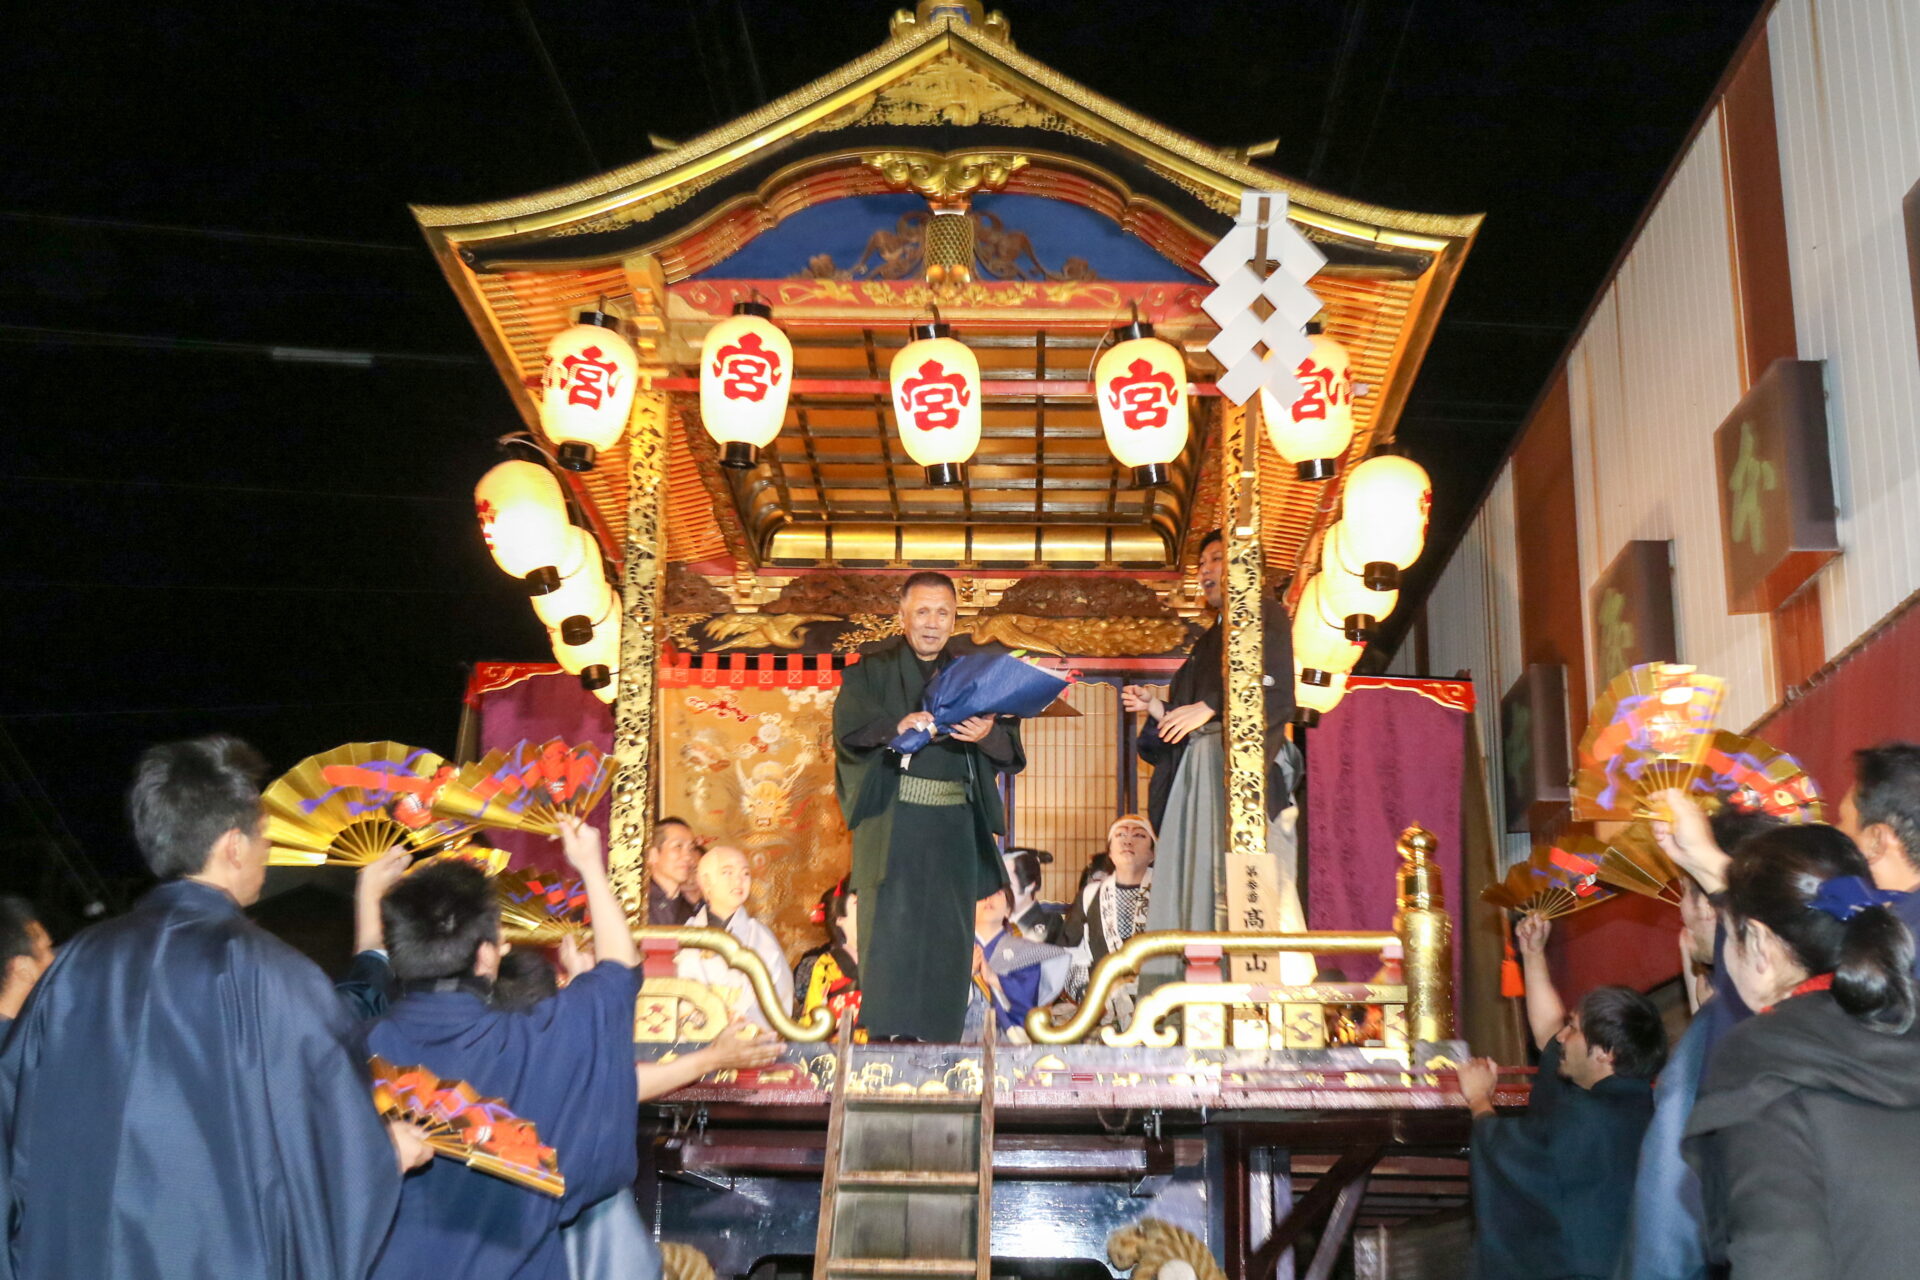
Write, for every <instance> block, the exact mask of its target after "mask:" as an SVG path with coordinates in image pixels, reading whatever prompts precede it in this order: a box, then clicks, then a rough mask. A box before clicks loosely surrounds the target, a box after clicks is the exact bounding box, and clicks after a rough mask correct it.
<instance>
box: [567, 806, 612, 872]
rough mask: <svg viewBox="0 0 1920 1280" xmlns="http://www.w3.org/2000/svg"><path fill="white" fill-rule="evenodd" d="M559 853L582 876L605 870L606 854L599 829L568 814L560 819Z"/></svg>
mask: <svg viewBox="0 0 1920 1280" xmlns="http://www.w3.org/2000/svg"><path fill="white" fill-rule="evenodd" d="M560 851H561V852H562V853H564V854H565V855H566V857H567V865H568V866H570V867H572V868H573V869H574V870H575V871H578V872H579V873H580V874H581V875H583V876H588V875H592V874H593V873H594V872H596V871H598V872H602V873H604V872H605V871H606V869H607V854H606V849H605V848H604V847H603V846H602V844H601V840H600V831H599V829H598V828H597V827H590V826H588V825H587V824H586V822H584V821H583V820H581V819H580V818H577V817H575V816H574V815H572V814H570V813H569V814H566V815H564V816H562V817H561V819H560Z"/></svg>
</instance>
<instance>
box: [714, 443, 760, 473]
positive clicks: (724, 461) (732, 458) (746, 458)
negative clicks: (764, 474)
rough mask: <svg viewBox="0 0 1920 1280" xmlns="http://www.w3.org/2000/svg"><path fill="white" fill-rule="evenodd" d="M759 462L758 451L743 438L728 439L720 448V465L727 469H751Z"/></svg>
mask: <svg viewBox="0 0 1920 1280" xmlns="http://www.w3.org/2000/svg"><path fill="white" fill-rule="evenodd" d="M759 462H760V451H759V450H758V449H756V448H754V447H753V446H752V445H750V444H748V443H747V442H746V441H744V440H729V441H727V443H726V445H725V446H724V447H723V448H722V449H721V450H720V465H721V466H723V467H725V468H727V470H729V471H751V470H753V468H754V467H756V466H758V465H759Z"/></svg>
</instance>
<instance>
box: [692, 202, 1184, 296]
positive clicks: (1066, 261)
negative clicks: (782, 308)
mask: <svg viewBox="0 0 1920 1280" xmlns="http://www.w3.org/2000/svg"><path fill="white" fill-rule="evenodd" d="M973 208H974V212H975V214H976V215H977V216H978V217H979V219H980V221H981V224H982V229H981V232H980V234H979V237H978V239H979V244H980V246H981V248H982V250H983V251H985V252H986V256H987V257H988V259H989V260H990V261H995V262H998V263H999V264H1001V265H1002V266H1003V270H1002V271H1001V272H1000V273H998V274H996V273H994V272H991V271H986V272H983V273H982V278H987V279H992V278H1000V279H1023V280H1041V279H1049V278H1061V277H1062V276H1072V277H1073V278H1077V279H1086V278H1088V277H1087V276H1086V275H1085V274H1084V272H1085V270H1087V269H1090V270H1091V271H1092V273H1093V276H1092V278H1096V279H1101V280H1127V281H1154V280H1165V281H1178V282H1182V283H1184V282H1186V281H1188V280H1192V279H1195V278H1196V277H1194V276H1192V275H1190V274H1189V273H1188V272H1186V271H1184V270H1182V269H1181V268H1180V267H1178V266H1176V265H1175V264H1174V263H1173V262H1171V261H1169V260H1168V259H1167V258H1165V257H1162V256H1161V255H1160V254H1159V253H1158V252H1156V251H1155V250H1154V249H1152V248H1151V247H1149V246H1148V245H1147V244H1145V243H1144V242H1142V241H1141V240H1139V239H1138V238H1136V237H1134V236H1132V235H1129V234H1128V233H1127V232H1125V231H1123V230H1121V229H1120V226H1119V224H1118V223H1115V222H1113V221H1111V220H1109V219H1107V218H1106V217H1103V216H1102V215H1100V214H1098V213H1095V212H1093V211H1092V210H1091V209H1083V208H1081V207H1080V206H1079V205H1075V204H1068V203H1067V202H1065V201H1062V200H1049V199H1047V198H1045V197H1044V196H1027V195H984V196H979V197H977V198H976V199H975V200H974V202H973ZM926 212H927V205H926V201H924V200H922V199H920V198H919V197H918V196H914V195H907V194H900V195H883V196H853V197H850V198H848V199H845V200H835V201H832V202H830V203H827V204H821V205H815V206H813V207H812V208H810V209H802V210H801V211H800V212H799V213H796V214H794V215H793V216H792V217H790V218H788V219H786V220H785V221H784V222H782V223H781V224H780V225H779V226H777V227H775V228H774V229H773V230H771V231H768V232H765V233H764V234H762V235H760V236H757V237H756V238H754V239H753V240H751V241H749V242H748V243H747V244H746V245H744V246H743V247H741V249H740V250H739V251H738V252H736V253H734V254H733V255H732V256H731V257H728V258H725V259H723V260H722V261H720V262H718V263H716V264H714V265H713V266H712V267H709V268H708V269H707V270H705V271H702V272H701V273H700V274H699V275H698V276H696V277H694V278H695V279H719V280H784V279H788V278H790V277H795V276H803V275H809V274H822V273H831V274H833V275H836V276H838V277H839V278H841V279H856V280H864V279H886V278H888V277H887V276H886V275H885V274H883V269H884V265H885V264H884V260H883V258H882V250H883V249H886V248H890V247H891V248H894V249H896V250H897V249H898V247H899V246H898V243H897V241H894V242H891V243H890V242H889V240H888V237H901V236H902V235H903V234H904V236H905V237H906V238H907V239H916V238H917V225H916V224H917V223H919V222H920V221H922V220H924V218H925V217H926ZM876 233H879V234H878V235H876ZM1022 236H1024V237H1025V238H1024V241H1023V240H1022V239H1021V238H1020V237H1022ZM996 247H997V249H998V253H995V252H993V250H994V248H996ZM908 253H909V255H910V256H911V258H912V261H913V263H914V264H915V265H914V269H913V270H911V271H909V272H907V273H906V276H905V277H904V278H915V277H918V276H919V274H920V272H919V270H918V255H917V252H916V251H914V250H911V249H910V250H908ZM823 257H824V258H825V259H826V260H828V261H830V263H831V267H830V268H829V267H828V265H827V262H826V261H822V260H821V259H822V258H823ZM1075 259H1078V260H1079V261H1078V262H1075V261H1074V260H1075ZM809 264H812V267H811V268H810V265H809ZM1070 264H1071V265H1070ZM1082 264H1084V266H1082ZM894 278H903V277H894Z"/></svg>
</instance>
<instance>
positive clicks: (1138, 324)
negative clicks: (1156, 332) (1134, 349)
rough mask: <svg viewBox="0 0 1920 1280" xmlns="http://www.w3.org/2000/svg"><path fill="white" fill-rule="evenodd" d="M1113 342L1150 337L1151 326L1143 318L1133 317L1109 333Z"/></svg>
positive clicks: (1151, 333)
mask: <svg viewBox="0 0 1920 1280" xmlns="http://www.w3.org/2000/svg"><path fill="white" fill-rule="evenodd" d="M1109 336H1111V337H1112V338H1113V340H1114V341H1115V342H1131V341H1133V340H1134V339H1135V338H1151V337H1152V336H1153V326H1152V325H1150V324H1148V323H1147V322H1146V321H1145V320H1141V319H1138V318H1136V319H1134V320H1131V321H1129V322H1128V323H1126V324H1123V325H1121V326H1120V327H1119V328H1117V329H1115V330H1114V331H1113V332H1112V334H1111V335H1109Z"/></svg>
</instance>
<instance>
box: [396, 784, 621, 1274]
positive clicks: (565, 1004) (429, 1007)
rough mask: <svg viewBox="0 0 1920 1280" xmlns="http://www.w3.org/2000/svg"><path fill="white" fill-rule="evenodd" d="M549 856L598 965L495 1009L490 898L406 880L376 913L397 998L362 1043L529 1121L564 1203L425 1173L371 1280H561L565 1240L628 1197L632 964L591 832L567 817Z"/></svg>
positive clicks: (434, 874)
mask: <svg viewBox="0 0 1920 1280" xmlns="http://www.w3.org/2000/svg"><path fill="white" fill-rule="evenodd" d="M560 841H561V847H562V848H563V849H564V851H565V853H566V858H567V862H568V864H569V865H571V866H572V867H573V869H574V871H575V873H577V874H578V875H579V876H580V879H581V882H582V884H583V885H584V886H585V888H586V893H587V916H588V921H589V923H593V922H598V923H599V924H600V926H601V927H600V928H598V929H596V930H595V931H594V942H595V947H596V954H597V956H598V959H599V963H597V964H596V965H594V967H593V968H591V969H589V970H588V971H587V972H585V973H582V974H580V975H579V976H578V977H576V978H574V979H573V980H572V981H571V982H569V983H568V984H567V985H566V986H565V987H564V988H562V989H561V990H560V992H559V993H558V994H556V995H554V996H553V997H552V998H550V999H547V1000H542V1001H541V1002H540V1003H539V1004H537V1005H535V1006H534V1007H533V1008H532V1009H530V1010H528V1011H526V1012H523V1013H510V1012H506V1011H503V1010H500V1009H497V1008H495V1007H493V1005H492V1004H491V1003H490V1001H489V996H490V995H491V992H492V986H493V979H494V977H495V975H496V974H497V973H498V972H499V968H500V956H501V954H502V949H501V945H500V906H499V902H498V899H497V898H496V897H495V896H494V891H493V886H492V884H491V883H490V882H489V881H488V880H487V878H486V877H485V876H484V875H483V874H481V872H480V870H479V869H478V868H476V867H473V866H469V865H467V864H465V863H460V862H447V863H442V864H439V865H436V866H432V867H428V868H425V869H423V870H420V871H416V872H414V873H413V874H412V875H409V876H407V877H406V878H405V879H403V880H401V881H400V883H399V884H397V885H395V886H394V887H393V888H392V889H391V890H389V891H388V893H387V896H386V897H385V899H383V900H382V902H381V904H380V915H381V920H382V922H383V923H384V925H385V928H386V941H387V950H388V955H389V958H390V959H391V960H392V962H393V971H394V974H395V976H396V977H398V978H399V980H400V989H401V997H400V999H399V1000H398V1001H397V1002H396V1003H395V1004H394V1006H393V1011H392V1012H391V1013H389V1014H388V1015H387V1016H386V1017H385V1018H383V1019H381V1020H380V1021H379V1022H377V1023H375V1024H374V1025H373V1028H372V1030H371V1031H370V1032H369V1033H368V1041H369V1046H370V1048H371V1049H372V1051H373V1052H375V1053H377V1054H379V1055H380V1056H381V1057H383V1058H385V1059H386V1060H387V1061H389V1062H391V1063H393V1064H394V1065H395V1066H416V1065H417V1066H422V1067H425V1068H426V1069H427V1070H429V1071H431V1072H433V1073H434V1074H436V1075H438V1076H440V1077H441V1078H442V1079H453V1080H463V1081H465V1082H466V1083H467V1084H469V1085H471V1086H473V1088H474V1089H475V1091H477V1092H478V1093H479V1094H480V1096H482V1097H487V1098H498V1099H500V1100H501V1101H502V1102H503V1103H505V1105H506V1106H507V1107H508V1109H510V1110H511V1111H512V1112H513V1113H514V1114H515V1115H517V1116H519V1117H520V1118H522V1119H524V1120H530V1121H532V1122H533V1125H534V1128H535V1129H536V1130H537V1131H538V1132H539V1135H540V1141H541V1143H542V1144H543V1145H545V1146H549V1147H552V1148H553V1149H554V1151H555V1153H556V1155H557V1156H558V1158H559V1164H560V1173H561V1175H562V1176H563V1177H565V1178H566V1180H567V1186H566V1193H565V1194H564V1195H563V1196H561V1197H559V1198H557V1199H556V1198H554V1197H552V1196H548V1195H544V1194H542V1193H540V1192H537V1191H529V1190H527V1189H525V1188H523V1187H519V1186H516V1185H514V1184H513V1183H510V1182H507V1181H505V1180H504V1179H501V1178H496V1177H492V1176H490V1175H488V1174H485V1173H480V1172H478V1171H476V1170H473V1169H469V1168H466V1167H465V1166H463V1165H461V1164H458V1163H456V1162H454V1161H451V1160H436V1161H435V1162H434V1163H433V1164H432V1165H431V1166H430V1167H428V1168H426V1169H424V1170H422V1171H421V1172H420V1173H418V1174H416V1175H414V1176H413V1177H411V1178H409V1179H408V1180H407V1184H406V1187H405V1189H404V1191H403V1192H402V1193H401V1196H400V1212H399V1216H398V1217H397V1218H396V1219H395V1220H394V1224H393V1234H392V1237H391V1238H390V1239H389V1240H388V1242H387V1247H386V1249H385V1251H384V1252H382V1253H381V1255H380V1260H379V1263H378V1265H377V1266H376V1267H375V1268H374V1271H373V1275H374V1277H375V1280H418V1278H419V1277H424V1276H458V1277H460V1278H461V1280H495V1278H498V1280H506V1278H507V1277H513V1278H514V1280H566V1277H567V1257H566V1250H565V1248H564V1247H563V1245H562V1244H561V1240H560V1227H561V1225H562V1224H563V1223H567V1222H571V1221H572V1220H573V1219H575V1218H577V1217H578V1216H579V1215H580V1214H581V1213H582V1212H583V1211H584V1210H585V1209H587V1208H588V1207H589V1206H590V1205H593V1204H594V1203H596V1202H597V1201H600V1200H604V1199H606V1198H607V1197H608V1196H611V1195H614V1194H615V1193H617V1192H622V1191H624V1190H625V1189H626V1188H628V1187H629V1186H631V1185H632V1183H633V1179H634V1175H635V1172H636V1168H635V1162H634V1157H635V1151H636V1147H637V1136H638V1135H637V1121H638V1117H639V1093H638V1088H637V1084H636V1081H635V1078H634V1064H633V1005H634V1000H635V998H636V997H637V996H638V995H639V993H640V974H639V972H638V971H637V970H636V969H635V967H634V966H635V964H636V963H637V961H638V959H639V957H638V954H637V952H636V950H635V948H634V944H633V936H632V934H630V933H629V932H628V930H627V927H626V913H625V912H624V911H623V910H622V909H621V906H620V902H619V899H618V898H616V897H615V896H614V892H613V886H612V885H611V884H610V883H609V882H608V879H607V868H606V858H605V854H604V853H603V852H602V850H601V845H600V833H599V832H597V831H595V830H594V829H593V828H591V827H588V826H587V825H585V824H584V823H582V822H579V821H578V820H576V819H572V818H568V819H564V820H563V821H562V823H561V828H560ZM609 922H611V927H609Z"/></svg>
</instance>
